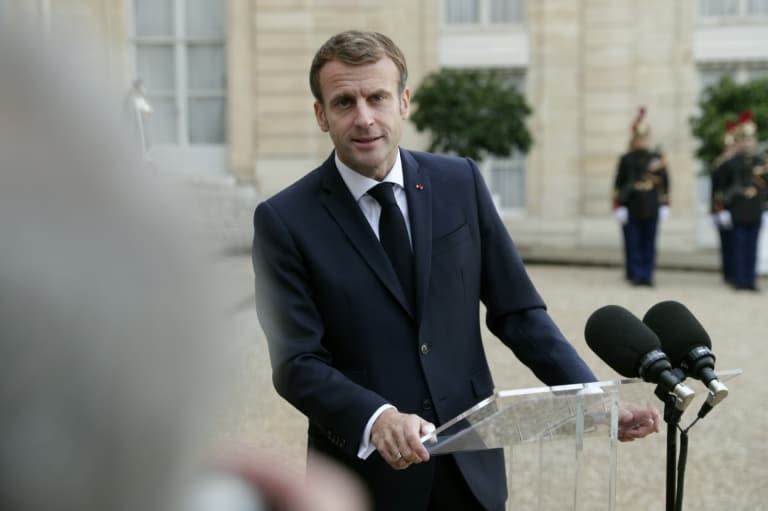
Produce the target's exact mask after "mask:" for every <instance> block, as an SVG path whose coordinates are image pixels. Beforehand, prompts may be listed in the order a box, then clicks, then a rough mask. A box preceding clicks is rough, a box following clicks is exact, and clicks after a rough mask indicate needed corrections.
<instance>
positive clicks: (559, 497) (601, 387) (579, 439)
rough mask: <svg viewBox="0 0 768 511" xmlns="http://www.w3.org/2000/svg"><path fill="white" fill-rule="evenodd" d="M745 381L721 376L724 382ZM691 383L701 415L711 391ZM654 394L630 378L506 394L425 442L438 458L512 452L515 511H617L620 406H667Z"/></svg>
mask: <svg viewBox="0 0 768 511" xmlns="http://www.w3.org/2000/svg"><path fill="white" fill-rule="evenodd" d="M738 374H741V370H740V369H735V370H730V371H718V372H717V375H718V377H719V379H720V380H721V381H723V382H725V381H727V380H729V379H730V378H733V377H734V376H737V375H738ZM686 384H687V385H689V386H691V387H692V388H694V390H695V391H696V395H697V398H696V400H695V401H694V403H693V404H692V405H691V406H690V408H691V409H694V408H696V409H698V403H700V402H703V401H704V398H703V397H702V396H706V395H707V389H706V388H705V387H704V386H703V384H701V383H696V382H693V381H691V380H686ZM654 389H655V385H653V384H650V383H646V382H643V381H641V380H635V379H630V380H611V381H600V382H593V383H589V384H583V385H582V384H578V385H563V386H559V387H536V388H528V389H518V390H504V391H498V392H496V393H495V394H493V395H492V396H490V397H488V398H487V399H484V400H483V401H481V402H479V403H477V404H476V405H475V406H473V407H472V408H470V409H469V410H467V411H466V412H464V413H462V414H460V415H458V416H456V417H454V418H453V419H451V420H450V421H448V422H446V423H445V424H443V425H442V426H440V427H439V428H438V429H437V430H436V431H435V432H434V433H433V434H432V436H433V437H434V436H436V437H437V442H434V441H430V440H429V439H428V438H429V437H424V438H423V439H422V440H423V441H424V442H425V445H426V446H427V449H428V450H429V452H430V454H432V455H433V456H434V455H440V454H448V453H452V452H457V451H475V450H483V449H495V448H505V456H506V460H507V481H508V486H509V500H508V501H507V509H514V510H518V509H525V510H537V511H545V510H553V511H554V510H557V511H568V510H574V511H576V510H589V511H596V510H610V511H613V510H614V509H615V506H616V471H617V448H618V419H619V404H620V403H622V402H625V403H637V404H645V403H649V402H651V403H654V402H655V403H659V404H661V401H659V400H658V398H657V397H656V396H654ZM689 413H690V412H689ZM693 413H695V410H694V411H693Z"/></svg>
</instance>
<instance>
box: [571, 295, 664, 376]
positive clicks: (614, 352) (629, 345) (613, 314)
mask: <svg viewBox="0 0 768 511" xmlns="http://www.w3.org/2000/svg"><path fill="white" fill-rule="evenodd" d="M584 338H585V339H586V340H587V344H588V345H589V347H590V348H591V349H592V351H594V352H595V353H596V354H597V356H599V357H600V358H601V359H602V360H603V361H604V362H605V363H606V364H608V365H609V366H611V367H612V368H613V369H614V370H615V371H616V372H618V373H619V374H621V375H623V376H626V377H628V378H635V377H637V376H638V369H639V366H640V362H641V359H642V358H643V356H645V355H646V354H648V353H650V352H651V351H654V350H658V349H659V348H660V347H661V344H660V343H659V339H658V337H656V334H654V333H653V332H652V331H651V330H650V329H649V328H648V327H647V326H645V325H644V324H643V322H642V321H640V319H639V318H638V317H636V316H635V315H634V314H632V313H631V312H629V311H628V310H627V309H625V308H623V307H620V306H618V305H606V306H605V307H601V308H599V309H597V310H596V311H595V312H593V313H592V315H591V316H590V317H589V319H588V320H587V325H586V327H585V328H584Z"/></svg>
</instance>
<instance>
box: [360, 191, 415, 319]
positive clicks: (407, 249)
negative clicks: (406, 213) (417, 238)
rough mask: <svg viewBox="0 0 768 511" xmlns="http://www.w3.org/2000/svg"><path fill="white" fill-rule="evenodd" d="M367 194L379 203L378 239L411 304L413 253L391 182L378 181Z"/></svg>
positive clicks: (412, 297)
mask: <svg viewBox="0 0 768 511" xmlns="http://www.w3.org/2000/svg"><path fill="white" fill-rule="evenodd" d="M368 194H369V195H370V196H371V197H373V198H374V199H376V201H377V202H378V203H379V205H381V216H380V217H379V240H380V241H381V244H382V246H383V247H384V251H385V252H386V253H387V255H388V256H389V260H390V262H391V263H392V266H393V267H394V268H395V273H397V276H398V278H399V279H400V285H401V286H402V287H403V291H404V292H405V296H406V298H407V300H408V303H409V304H410V305H411V306H413V303H414V289H413V255H412V253H411V242H410V239H409V238H408V230H407V229H406V227H405V219H404V218H403V213H402V211H400V208H399V207H398V205H397V202H396V201H395V193H394V190H393V183H379V184H378V185H376V186H374V187H373V188H371V189H370V190H368Z"/></svg>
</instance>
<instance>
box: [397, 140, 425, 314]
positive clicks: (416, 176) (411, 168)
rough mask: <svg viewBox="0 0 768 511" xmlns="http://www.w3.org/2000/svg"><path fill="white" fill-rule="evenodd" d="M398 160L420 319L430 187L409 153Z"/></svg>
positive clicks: (423, 290)
mask: <svg viewBox="0 0 768 511" xmlns="http://www.w3.org/2000/svg"><path fill="white" fill-rule="evenodd" d="M400 157H401V159H402V162H403V179H404V184H405V195H406V197H407V198H408V211H409V213H410V217H411V218H410V222H411V237H412V238H413V253H414V263H415V267H416V277H415V278H416V317H417V318H419V319H420V318H421V317H422V315H423V311H424V306H425V301H426V298H427V291H428V289H427V287H428V286H429V274H430V271H431V261H432V186H431V183H430V181H429V176H428V175H427V174H426V173H425V172H424V170H423V169H422V168H420V166H419V164H418V162H417V161H416V160H415V159H414V158H413V156H412V155H411V153H409V152H408V151H405V150H401V151H400Z"/></svg>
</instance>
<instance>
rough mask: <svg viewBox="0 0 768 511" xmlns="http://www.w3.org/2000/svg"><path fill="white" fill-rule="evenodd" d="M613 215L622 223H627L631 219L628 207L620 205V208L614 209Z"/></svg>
mask: <svg viewBox="0 0 768 511" xmlns="http://www.w3.org/2000/svg"><path fill="white" fill-rule="evenodd" d="M613 216H614V217H616V221H617V222H619V223H620V224H621V225H624V224H626V223H627V220H629V212H628V211H627V207H626V206H619V207H618V208H616V209H614V210H613Z"/></svg>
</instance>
